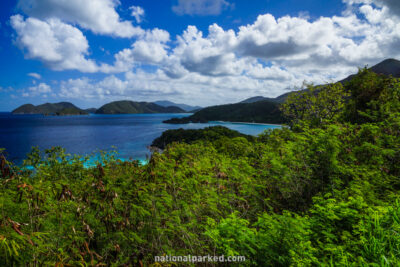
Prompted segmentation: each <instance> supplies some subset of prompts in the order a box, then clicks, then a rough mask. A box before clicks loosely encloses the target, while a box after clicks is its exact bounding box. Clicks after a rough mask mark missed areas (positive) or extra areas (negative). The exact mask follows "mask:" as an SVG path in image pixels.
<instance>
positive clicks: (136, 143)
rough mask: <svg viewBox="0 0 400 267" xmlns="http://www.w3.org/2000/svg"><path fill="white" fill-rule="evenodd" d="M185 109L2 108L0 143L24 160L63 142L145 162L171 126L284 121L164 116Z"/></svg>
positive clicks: (254, 131)
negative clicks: (36, 111) (26, 111)
mask: <svg viewBox="0 0 400 267" xmlns="http://www.w3.org/2000/svg"><path fill="white" fill-rule="evenodd" d="M189 115H191V114H189V113H185V114H182V113H179V114H170V113H169V114H123V115H97V114H90V115H81V116H43V115H13V114H11V113H9V112H0V148H4V149H5V153H6V156H7V159H8V160H9V161H11V162H13V163H14V164H21V163H22V162H23V160H24V159H25V158H26V155H27V153H29V152H30V151H31V149H32V147H39V149H40V150H42V151H43V150H45V149H48V148H51V147H55V146H61V147H63V148H65V149H66V152H67V153H69V154H77V155H81V156H84V155H91V156H93V155H96V154H97V155H98V153H100V151H117V157H118V158H120V159H121V160H130V159H135V160H140V161H142V162H145V161H146V160H148V159H149V157H150V155H151V152H150V150H149V145H150V144H151V143H152V141H153V140H154V139H155V138H157V137H159V136H160V135H161V134H162V132H164V131H166V130H169V129H179V128H183V129H200V128H205V127H208V126H216V125H221V126H225V127H227V128H230V129H232V130H236V131H239V132H241V133H244V134H249V135H258V134H260V133H262V132H264V131H265V130H268V129H273V128H279V127H281V126H279V125H268V124H251V123H230V122H209V123H189V124H165V123H163V122H162V121H164V120H167V119H170V118H176V117H185V116H189Z"/></svg>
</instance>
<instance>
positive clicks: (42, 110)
mask: <svg viewBox="0 0 400 267" xmlns="http://www.w3.org/2000/svg"><path fill="white" fill-rule="evenodd" d="M12 114H43V115H87V114H88V113H87V112H86V111H84V110H82V109H80V108H78V107H76V106H75V105H74V104H72V103H69V102H59V103H45V104H42V105H38V106H35V105H32V104H25V105H22V106H20V107H18V108H16V109H14V110H13V111H12Z"/></svg>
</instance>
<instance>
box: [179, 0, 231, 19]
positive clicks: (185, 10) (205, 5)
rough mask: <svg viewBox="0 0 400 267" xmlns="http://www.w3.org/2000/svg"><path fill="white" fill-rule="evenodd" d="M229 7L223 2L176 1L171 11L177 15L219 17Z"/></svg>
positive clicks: (204, 0)
mask: <svg viewBox="0 0 400 267" xmlns="http://www.w3.org/2000/svg"><path fill="white" fill-rule="evenodd" d="M230 5H231V4H230V3H229V2H227V1H225V0H178V4H177V5H176V6H173V7H172V10H173V11H174V12H175V13H176V14H178V15H201V16H205V15H219V14H221V12H222V11H223V10H224V9H226V8H227V7H229V6H230Z"/></svg>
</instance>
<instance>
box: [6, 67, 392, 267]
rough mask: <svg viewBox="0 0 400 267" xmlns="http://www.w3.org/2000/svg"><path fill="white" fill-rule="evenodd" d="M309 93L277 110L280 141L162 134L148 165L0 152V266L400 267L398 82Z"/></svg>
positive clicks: (372, 77)
mask: <svg viewBox="0 0 400 267" xmlns="http://www.w3.org/2000/svg"><path fill="white" fill-rule="evenodd" d="M308 89H309V90H307V91H303V92H299V93H297V94H292V95H290V96H289V97H288V99H287V100H286V102H285V103H284V105H282V106H281V109H282V113H283V114H284V115H285V116H286V118H287V119H288V124H289V125H290V126H291V127H290V128H289V127H285V128H281V129H274V130H271V131H268V132H265V133H263V134H261V135H260V136H258V137H254V138H252V139H247V138H246V137H245V136H237V134H233V135H232V132H231V131H227V130H225V129H223V128H210V129H205V130H198V131H195V130H191V131H184V130H178V131H172V132H168V134H165V135H164V137H168V136H170V137H171V138H170V137H168V138H165V140H164V141H165V142H164V141H162V145H164V143H165V145H166V146H165V147H164V150H163V152H162V153H158V152H154V153H153V154H152V156H151V158H150V160H149V162H148V164H146V165H141V164H140V163H139V162H138V161H125V162H123V161H121V160H118V159H117V158H116V157H115V155H114V154H104V155H102V157H101V159H99V161H98V162H96V165H95V166H93V165H91V167H87V163H88V158H87V157H86V158H85V157H80V156H71V155H67V154H65V151H64V150H63V149H61V148H51V149H48V150H46V151H44V154H41V153H40V152H39V151H38V149H34V150H33V151H32V152H31V153H30V154H29V155H28V156H27V158H26V160H25V161H24V164H23V165H22V166H14V165H12V164H11V163H10V162H8V161H7V160H6V158H5V155H6V153H5V152H4V153H2V152H1V151H0V208H1V216H0V226H1V227H0V263H1V265H2V266H226V262H224V263H222V264H221V263H216V262H206V261H205V260H203V258H201V259H199V258H196V261H195V262H194V261H190V262H189V261H187V262H183V263H182V262H180V263H177V264H176V265H175V263H173V264H171V263H170V262H169V263H166V262H164V263H163V262H160V263H155V257H156V256H166V255H172V256H180V255H182V256H183V255H211V256H214V255H217V256H221V255H225V257H228V256H230V257H233V256H234V257H238V256H241V257H244V259H245V261H240V262H236V263H232V264H229V266H231V265H232V266H285V267H286V266H400V234H399V233H400V131H399V129H400V81H399V80H398V79H394V78H389V77H387V76H384V75H377V74H375V73H372V72H370V71H368V70H361V71H360V73H359V74H357V75H356V76H355V78H354V79H353V80H352V82H351V83H348V84H345V85H343V84H341V83H336V84H330V85H327V86H326V88H325V89H326V90H319V88H315V87H310V88H308ZM215 130H216V131H215ZM170 133H171V134H170ZM175 137H177V138H182V140H181V141H179V142H170V140H171V139H172V140H174V139H175ZM32 168H33V169H32ZM236 259H238V258H236ZM241 259H243V258H241ZM199 261H201V263H200V262H199Z"/></svg>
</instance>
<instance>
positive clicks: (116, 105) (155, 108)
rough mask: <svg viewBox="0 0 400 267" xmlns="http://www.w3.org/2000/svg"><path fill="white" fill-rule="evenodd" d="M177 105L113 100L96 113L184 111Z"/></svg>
mask: <svg viewBox="0 0 400 267" xmlns="http://www.w3.org/2000/svg"><path fill="white" fill-rule="evenodd" d="M184 112H185V111H184V110H183V109H181V108H179V107H175V106H172V107H163V106H160V105H157V104H155V103H150V102H134V101H128V100H123V101H114V102H111V103H108V104H105V105H103V106H101V107H100V108H99V109H97V110H96V114H136V113H184Z"/></svg>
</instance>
